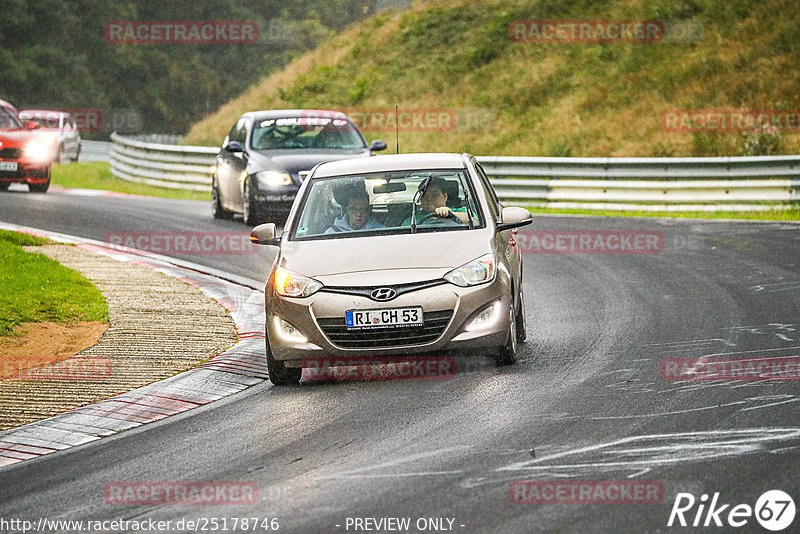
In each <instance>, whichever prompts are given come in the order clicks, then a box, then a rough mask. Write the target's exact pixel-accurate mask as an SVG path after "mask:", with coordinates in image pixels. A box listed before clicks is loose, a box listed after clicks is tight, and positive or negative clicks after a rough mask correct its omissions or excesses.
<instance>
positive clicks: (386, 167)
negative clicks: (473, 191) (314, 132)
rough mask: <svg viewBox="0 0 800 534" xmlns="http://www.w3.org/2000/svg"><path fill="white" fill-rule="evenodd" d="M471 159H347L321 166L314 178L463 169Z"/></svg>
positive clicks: (411, 156)
mask: <svg viewBox="0 0 800 534" xmlns="http://www.w3.org/2000/svg"><path fill="white" fill-rule="evenodd" d="M469 157H470V156H469V154H443V153H427V154H426V153H421V154H399V155H398V154H392V155H386V156H373V157H371V158H357V159H345V160H339V161H331V162H328V163H322V164H320V165H319V166H318V167H317V169H316V171H314V178H323V177H328V176H339V175H342V174H361V173H368V172H386V171H405V170H415V169H463V168H465V167H466V163H465V162H466V159H467V158H469Z"/></svg>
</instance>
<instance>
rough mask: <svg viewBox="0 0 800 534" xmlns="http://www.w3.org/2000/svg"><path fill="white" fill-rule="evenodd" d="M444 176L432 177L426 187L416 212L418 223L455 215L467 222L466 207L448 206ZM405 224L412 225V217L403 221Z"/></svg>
mask: <svg viewBox="0 0 800 534" xmlns="http://www.w3.org/2000/svg"><path fill="white" fill-rule="evenodd" d="M445 189H446V185H445V180H444V178H431V181H430V182H428V187H427V188H426V189H425V193H423V195H422V198H420V199H419V206H418V207H417V213H416V224H425V223H427V222H430V221H431V219H446V218H448V217H451V216H452V215H455V216H456V217H457V218H458V220H459V221H461V222H462V223H464V224H467V222H468V220H469V218H468V217H467V210H466V208H463V207H461V208H455V209H453V208H450V207H448V206H447V193H446V192H445ZM403 225H404V226H410V225H411V217H410V216H409V217H408V219H406V221H405V222H404V223H403Z"/></svg>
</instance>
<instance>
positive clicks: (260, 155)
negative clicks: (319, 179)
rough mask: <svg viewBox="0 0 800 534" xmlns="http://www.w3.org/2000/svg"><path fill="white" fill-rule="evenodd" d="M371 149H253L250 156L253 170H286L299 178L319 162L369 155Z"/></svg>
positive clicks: (293, 176)
mask: <svg viewBox="0 0 800 534" xmlns="http://www.w3.org/2000/svg"><path fill="white" fill-rule="evenodd" d="M369 155H370V152H369V149H367V148H364V149H363V150H359V149H353V150H333V151H330V150H312V149H306V150H270V151H253V152H251V157H250V165H249V166H250V168H251V169H252V170H251V172H258V171H262V170H275V171H286V172H288V173H289V174H290V175H291V176H292V178H297V177H298V173H299V172H300V171H310V170H311V169H312V168H313V167H314V165H316V164H317V163H323V162H325V161H338V160H341V159H352V158H364V157H369Z"/></svg>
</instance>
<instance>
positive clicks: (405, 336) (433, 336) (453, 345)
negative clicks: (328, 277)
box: [265, 275, 513, 367]
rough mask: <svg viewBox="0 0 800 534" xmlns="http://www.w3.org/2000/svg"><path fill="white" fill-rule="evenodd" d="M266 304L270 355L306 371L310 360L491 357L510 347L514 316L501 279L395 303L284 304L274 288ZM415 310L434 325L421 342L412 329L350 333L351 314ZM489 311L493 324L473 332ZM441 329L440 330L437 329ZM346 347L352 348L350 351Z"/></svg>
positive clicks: (341, 298) (424, 292) (317, 297)
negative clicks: (291, 331) (480, 352)
mask: <svg viewBox="0 0 800 534" xmlns="http://www.w3.org/2000/svg"><path fill="white" fill-rule="evenodd" d="M265 299H266V310H267V312H266V321H265V322H266V324H265V327H266V333H267V339H268V342H269V344H270V349H271V351H272V354H273V357H274V358H275V359H277V360H282V361H284V362H285V363H286V365H287V366H290V367H296V366H300V365H302V361H303V360H305V359H309V358H320V357H353V356H356V357H376V356H378V357H382V356H398V355H423V354H431V353H441V352H460V351H469V352H475V350H474V349H485V350H486V353H487V354H489V353H490V352H491V350H493V349H494V348H495V347H500V346H502V345H504V344H505V342H506V341H507V338H508V332H509V320H510V317H511V316H512V315H513V314H511V313H510V311H511V310H512V308H513V298H512V295H511V291H510V284H509V282H508V279H507V278H506V277H504V276H499V275H498V277H497V278H495V280H494V281H492V282H490V283H487V284H482V285H479V286H473V287H458V286H455V285H452V284H449V283H443V284H441V285H437V286H434V287H429V288H426V289H421V290H417V291H413V292H410V293H405V294H403V295H400V296H398V297H397V298H395V299H394V300H392V301H390V302H376V301H373V300H371V299H370V298H368V297H364V296H359V295H346V294H338V293H329V292H326V291H325V290H324V289H323V290H321V291H319V292H317V293H315V294H314V295H312V296H310V297H306V298H284V297H280V296H277V295H275V294H274V292H272V288H271V287H270V286H268V287H267V290H266V297H265ZM414 306H420V307H422V310H423V316H424V319H423V320H424V323H425V325H431V328H430V329H428V330H427V331H426V332H425V334H424V335H423V334H422V332H420V336H419V338H415V333H414V331H413V330H410V329H409V328H408V327H405V328H403V327H400V328H398V327H394V328H387V329H378V328H375V329H372V328H370V329H364V330H348V329H347V328H346V326H345V325H344V316H345V312H346V311H348V310H375V309H390V308H404V307H414ZM487 306H492V307H493V308H494V312H493V314H492V320H491V321H489V322H488V323H485V324H483V325H482V326H481V328H479V329H475V330H467V326H468V325H470V323H471V322H472V321H473V319H474V318H475V316H476V315H477V314H479V313H480V312H481V311H483V310H484V309H485V308H486V307H487ZM276 318H278V319H282V320H284V321H286V322H288V323H290V324H291V325H292V326H293V327H294V328H295V329H296V330H297V332H298V333H299V334H300V335H302V338H304V339H300V338H298V337H297V336H288V335H287V334H286V332H285V330H284V329H283V328H282V327H281V326H280V321H279V320H276ZM332 323H337V324H338V327H337V333H338V337H337V341H333V340H332V337H334V336H333V334H332V331H331V328H332V327H331V324H332ZM437 323H438V325H439V326H433V325H434V324H437ZM425 325H424V326H425ZM437 329H438V330H437ZM343 338H344V341H342V339H343ZM393 338H395V339H393ZM398 339H402V341H400V342H398ZM387 340H388V341H387ZM351 342H352V343H351ZM346 343H349V344H350V345H351V346H344V345H345V344H346ZM353 344H354V345H360V346H352V345H353Z"/></svg>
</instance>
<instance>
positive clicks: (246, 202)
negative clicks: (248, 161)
mask: <svg viewBox="0 0 800 534" xmlns="http://www.w3.org/2000/svg"><path fill="white" fill-rule="evenodd" d="M242 218H243V219H244V223H245V224H246V225H247V226H258V225H259V224H260V223H261V219H262V217H261V211H260V209H259V207H258V204H257V203H256V201H255V200H253V193H252V191H251V190H250V180H247V181H246V182H245V183H244V192H243V193H242Z"/></svg>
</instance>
